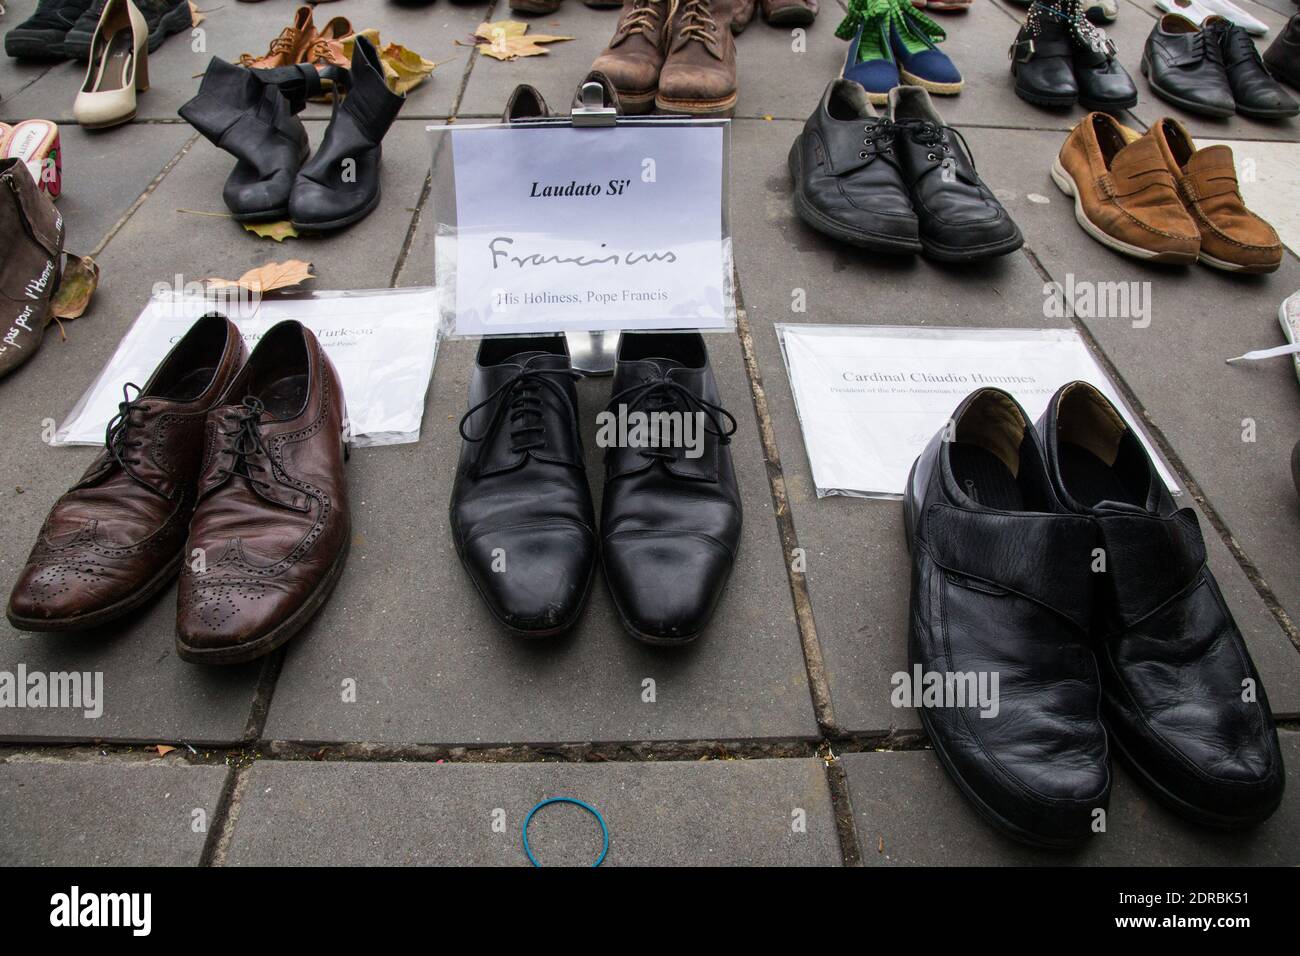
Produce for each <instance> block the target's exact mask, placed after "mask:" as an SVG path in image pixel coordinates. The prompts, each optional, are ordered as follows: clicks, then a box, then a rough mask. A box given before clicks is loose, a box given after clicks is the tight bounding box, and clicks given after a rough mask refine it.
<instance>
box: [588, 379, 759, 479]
mask: <svg viewBox="0 0 1300 956" xmlns="http://www.w3.org/2000/svg"><path fill="white" fill-rule="evenodd" d="M620 401H622V402H624V403H626V405H627V409H628V411H629V412H632V411H635V410H637V407H638V406H642V408H641V410H642V411H645V412H648V413H650V414H652V415H653V414H654V413H655V412H667V411H675V412H684V413H686V414H690V413H691V412H693V411H696V412H703V413H704V415H705V417H706V418H707V419H708V421H709V423H710V424H712V426H713V427H712V428H710V427H709V426H708V425H705V426H704V430H705V432H707V433H708V434H710V435H713V436H715V437H716V438H717V439H718V442H719V443H720V444H723V445H729V444H731V436H732V435H734V434H735V433H736V419H735V417H734V416H733V415H732V414H731V412H729V411H727V410H726V409H725V408H723V407H722V406H721V405H714V404H713V403H712V402H706V401H705V400H704V399H702V398H700V397H699V396H698V395H696V394H695V393H694V392H692V391H691V390H690V389H689V388H687V387H686V386H685V385H682V384H681V383H680V382H674V381H673V380H672V379H670V378H669V377H668V376H667V375H661V376H660V377H658V378H651V379H646V380H645V381H643V382H642V383H641V384H640V385H633V386H631V387H629V388H625V389H623V391H621V392H619V393H617V394H616V395H614V396H612V397H611V398H610V400H609V404H608V405H606V406H605V410H606V411H608V412H614V411H616V410H617V408H618V405H619V403H620ZM724 419H725V420H726V424H728V425H730V426H731V427H730V428H725V427H724V424H723V420H724ZM640 452H641V454H642V455H643V456H644V457H646V458H676V457H677V456H676V455H675V454H674V453H673V452H672V450H671V449H663V448H642V449H640Z"/></svg>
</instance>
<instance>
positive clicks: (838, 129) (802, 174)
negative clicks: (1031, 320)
mask: <svg viewBox="0 0 1300 956" xmlns="http://www.w3.org/2000/svg"><path fill="white" fill-rule="evenodd" d="M789 167H790V175H791V176H792V177H793V179H794V205H795V211H796V212H797V213H798V214H799V217H800V218H801V219H803V221H804V222H806V223H807V224H808V225H810V226H812V227H813V228H814V229H816V230H818V231H819V232H822V233H824V234H826V235H828V236H830V237H832V238H833V239H837V240H839V241H840V242H847V243H851V244H852V245H856V246H862V247H863V248H867V249H872V250H875V251H878V252H890V253H904V254H906V253H916V252H923V253H924V254H925V255H927V256H929V257H931V258H933V259H938V260H940V261H945V262H970V261H975V260H978V259H987V258H990V257H993V256H1000V255H1006V254H1007V253H1009V252H1014V251H1015V250H1016V249H1019V248H1020V247H1021V245H1023V243H1024V239H1023V237H1022V236H1021V234H1020V229H1019V227H1017V226H1016V224H1015V222H1014V221H1013V220H1012V218H1011V216H1010V215H1009V214H1008V213H1007V211H1006V210H1005V209H1004V208H1003V207H1002V204H1001V203H999V202H998V201H997V199H996V198H995V197H994V196H993V193H992V192H991V191H990V190H989V188H988V187H987V186H985V185H984V182H983V181H982V180H981V179H980V178H979V175H978V174H977V173H976V171H975V163H974V161H973V159H972V158H971V155H970V150H969V149H968V148H967V147H966V142H965V140H964V139H963V138H962V136H961V134H960V133H959V132H957V130H955V129H954V128H952V127H951V126H948V125H947V124H945V123H944V122H943V120H942V119H941V118H940V117H939V114H938V113H937V112H935V109H934V107H933V105H932V104H931V102H930V96H929V94H928V93H926V91H925V90H923V89H921V88H920V87H919V86H899V87H895V88H894V89H892V90H890V91H889V108H888V115H887V116H878V115H877V114H876V111H875V108H874V107H873V106H872V105H871V102H870V100H869V99H868V97H867V92H866V90H865V89H864V88H863V87H862V86H861V85H860V84H858V83H856V82H854V81H853V80H845V79H839V80H833V81H831V84H830V85H829V86H828V87H827V88H826V92H825V93H823V94H822V99H821V102H820V103H819V104H818V107H817V109H816V110H815V111H814V112H813V114H812V116H810V117H809V118H808V121H807V123H805V124H804V128H803V131H802V132H801V133H800V134H799V137H798V138H797V139H796V140H795V142H794V145H793V146H791V148H790V156H789Z"/></svg>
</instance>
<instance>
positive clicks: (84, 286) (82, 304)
mask: <svg viewBox="0 0 1300 956" xmlns="http://www.w3.org/2000/svg"><path fill="white" fill-rule="evenodd" d="M98 285H99V265H98V264H97V263H96V262H95V260H94V259H92V258H90V256H75V255H73V254H72V253H68V254H67V257H66V259H65V260H64V263H63V279H62V280H61V281H60V282H59V288H58V290H57V291H56V292H55V293H54V300H53V301H52V302H51V303H50V314H51V315H53V316H54V317H55V318H56V319H79V318H81V315H82V313H83V312H85V311H86V307H87V306H88V305H90V297H91V296H93V295H94V294H95V287H96V286H98Z"/></svg>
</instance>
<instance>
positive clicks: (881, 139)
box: [858, 119, 898, 159]
mask: <svg viewBox="0 0 1300 956" xmlns="http://www.w3.org/2000/svg"><path fill="white" fill-rule="evenodd" d="M862 132H864V133H866V134H867V135H866V137H865V138H864V139H863V140H862V145H863V146H865V147H866V149H864V150H862V151H861V152H860V153H858V156H859V157H860V158H862V159H867V158H868V157H871V156H880V155H883V154H886V153H892V152H893V151H894V135H895V134H896V133H897V132H898V127H896V126H895V125H894V124H893V122H892V121H891V120H887V119H881V120H877V121H876V122H874V123H869V124H867V125H866V126H864V127H862Z"/></svg>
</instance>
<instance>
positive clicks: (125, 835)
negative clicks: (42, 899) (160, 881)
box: [0, 757, 229, 866]
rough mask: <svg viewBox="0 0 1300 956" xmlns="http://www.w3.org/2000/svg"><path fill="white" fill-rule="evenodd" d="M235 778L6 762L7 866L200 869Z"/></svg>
mask: <svg viewBox="0 0 1300 956" xmlns="http://www.w3.org/2000/svg"><path fill="white" fill-rule="evenodd" d="M228 772H229V771H228V770H227V769H226V768H225V767H212V766H188V765H186V764H184V763H180V762H178V761H176V760H175V759H171V760H167V761H166V762H164V761H162V760H151V761H149V762H147V763H146V762H142V761H138V760H134V759H131V760H122V759H105V760H96V761H93V762H91V761H57V762H56V761H50V760H39V759H30V758H22V757H19V758H12V759H10V760H8V761H6V762H3V763H0V833H3V834H4V838H3V839H0V866H194V865H196V864H197V863H198V862H199V856H200V854H201V853H202V852H203V843H204V840H205V839H206V838H207V832H208V828H209V826H210V825H211V822H212V818H213V815H214V814H215V813H216V810H217V801H218V800H219V798H220V796H221V788H222V786H223V785H224V784H225V780H226V774H227V773H228ZM196 811H201V815H196ZM196 824H202V826H201V827H200V829H198V830H197V831H196V829H195V826H196Z"/></svg>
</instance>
